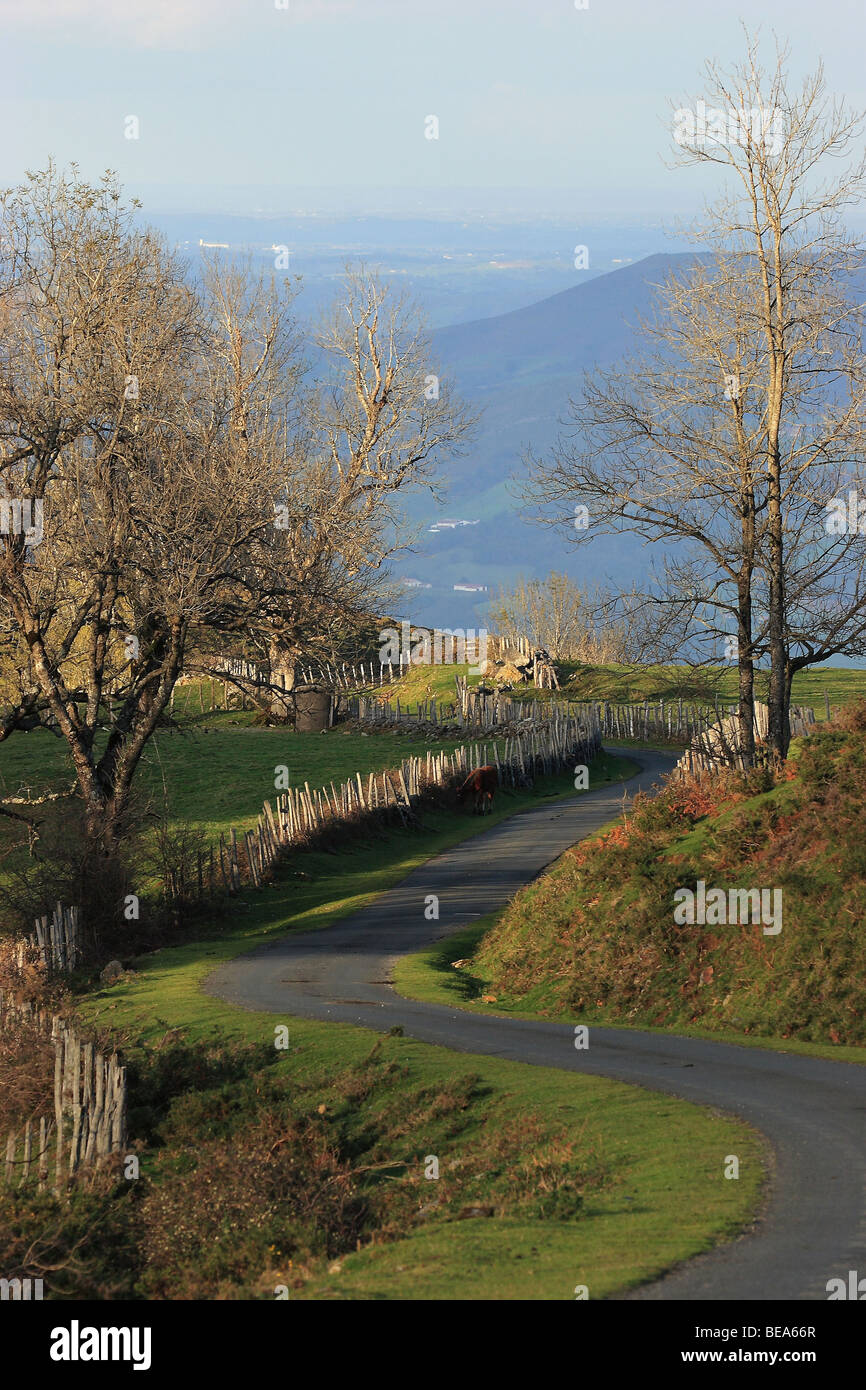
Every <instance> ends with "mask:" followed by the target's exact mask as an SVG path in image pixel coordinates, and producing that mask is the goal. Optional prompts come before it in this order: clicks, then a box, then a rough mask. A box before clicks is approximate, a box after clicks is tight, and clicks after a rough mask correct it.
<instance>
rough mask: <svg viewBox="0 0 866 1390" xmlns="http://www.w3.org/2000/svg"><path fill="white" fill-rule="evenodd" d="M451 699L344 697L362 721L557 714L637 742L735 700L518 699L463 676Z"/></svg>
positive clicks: (689, 730) (700, 720)
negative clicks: (409, 703) (413, 702)
mask: <svg viewBox="0 0 866 1390" xmlns="http://www.w3.org/2000/svg"><path fill="white" fill-rule="evenodd" d="M456 687H457V694H456V699H454V700H441V699H440V700H438V701H437V700H434V699H428V700H424V701H419V702H418V704H417V706H416V708H415V710H414V711H413V712H410V711H409V710H408V709H407V708H406V707H405V706H403V705H401V703H400V699H399V697H398V698H397V699H396V700H380V699H374V698H373V697H372V696H364V695H356V696H354V697H353V698H352V699H350V700H349V701H348V706H347V708H348V713H349V717H350V718H354V719H357V720H358V721H359V723H361V724H370V725H375V726H378V725H385V724H401V723H403V724H413V723H415V724H418V723H430V724H436V725H443V726H444V725H451V724H455V723H456V724H458V725H460V726H467V725H468V726H472V727H480V728H484V729H495V728H496V727H497V726H500V727H504V726H513V725H533V726H538V725H543V724H545V723H547V722H549V721H551V720H556V719H561V718H573V719H578V720H580V721H581V722H582V723H584V724H586V725H587V726H588V727H591V728H593V729H597V730H598V732H599V734H600V736H601V738H603V739H604V738H608V739H634V740H637V741H640V742H650V741H652V740H659V741H661V742H664V743H687V742H689V741H690V740H691V739H693V738H695V737H697V736H698V735H699V734H701V733H703V732H704V731H705V730H707V729H708V728H709V727H710V726H711V725H712V724H713V723H715V722H716V721H717V720H718V719H722V718H724V717H726V716H728V715H730V714H732V713H735V711H736V708H737V707H736V705H721V706H720V705H709V706H708V705H701V704H698V703H695V702H691V703H687V702H685V701H683V700H668V701H665V700H658V701H655V700H654V701H650V700H645V701H644V702H643V704H642V705H634V704H614V703H612V702H611V701H609V700H581V701H575V700H520V699H516V698H515V697H514V695H513V694H511V693H509V692H506V691H492V692H487V691H486V690H485V689H484V688H482V689H479V688H478V687H477V686H473V687H470V686H469V685H468V683H467V681H466V679H465V677H459V676H458V677H457V678H456Z"/></svg>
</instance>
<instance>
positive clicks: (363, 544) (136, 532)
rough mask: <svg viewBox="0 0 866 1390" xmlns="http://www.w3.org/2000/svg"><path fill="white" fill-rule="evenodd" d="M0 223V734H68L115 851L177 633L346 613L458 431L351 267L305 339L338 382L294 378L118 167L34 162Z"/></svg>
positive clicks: (108, 847) (250, 301) (398, 327)
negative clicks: (153, 221) (416, 487)
mask: <svg viewBox="0 0 866 1390" xmlns="http://www.w3.org/2000/svg"><path fill="white" fill-rule="evenodd" d="M0 213H2V228H3V232H2V246H0V316H2V323H3V328H4V334H3V341H2V346H0V484H2V486H3V488H4V489H5V499H6V500H5V504H4V501H3V499H2V498H0V519H3V520H4V521H5V522H6V523H7V524H4V527H3V532H2V534H0V662H2V663H3V670H2V672H0V677H2V691H0V698H2V703H0V741H2V740H3V739H5V738H8V737H9V736H10V735H11V734H12V733H13V732H16V731H20V730H29V729H33V728H37V727H42V728H45V729H49V730H51V731H52V732H53V733H54V734H56V735H57V736H58V737H60V738H62V739H63V740H64V741H65V743H66V746H67V748H68V750H69V755H70V758H71V761H72V765H73V768H74V771H75V777H76V781H77V787H78V791H79V793H80V796H81V798H82V800H83V803H84V811H85V821H86V827H87V832H88V835H89V843H90V844H91V846H92V847H93V850H94V851H95V852H96V854H98V855H100V856H103V857H111V856H113V855H115V854H116V851H117V849H118V846H119V844H120V842H121V840H122V837H123V834H124V826H125V818H126V816H127V813H128V809H129V804H130V793H131V789H132V784H133V778H134V775H135V772H136V769H137V767H138V765H139V763H140V761H141V757H142V755H143V752H144V750H145V747H146V746H147V743H148V740H149V739H150V738H151V737H152V735H153V733H154V731H155V730H156V728H157V727H158V725H159V722H160V720H161V719H162V718H163V716H164V714H165V711H166V708H167V706H168V703H169V700H170V697H171V692H172V690H173V688H174V685H175V682H176V681H177V678H178V676H179V674H180V672H181V669H182V665H183V660H184V655H185V653H186V651H187V648H188V646H189V643H190V641H191V640H192V639H195V640H199V639H203V638H206V637H207V636H211V637H213V636H214V635H215V634H226V633H228V634H234V635H236V636H239V635H242V636H243V639H244V641H249V642H252V643H262V642H270V643H271V644H272V647H276V648H277V650H278V652H279V650H280V649H281V648H282V647H283V646H284V645H285V644H286V643H288V644H289V645H290V646H291V645H292V644H294V648H295V649H298V648H299V647H301V646H302V645H304V644H309V643H311V642H314V641H315V640H323V638H324V635H326V634H333V632H334V631H335V630H336V628H337V627H338V626H340V625H342V626H345V625H347V624H351V623H352V622H354V621H357V622H360V621H361V619H362V617H363V616H364V615H365V614H369V611H370V604H371V603H372V602H373V600H374V599H376V598H378V597H381V595H382V593H383V591H384V585H383V583H382V581H381V577H380V576H381V574H382V571H383V563H384V561H385V560H386V558H387V556H388V555H389V554H391V553H393V551H394V549H395V548H396V547H397V546H398V545H399V543H400V537H399V524H400V518H399V515H398V513H397V510H396V507H395V503H394V498H395V496H396V494H397V493H398V492H399V491H400V490H402V489H404V488H406V487H409V486H410V485H412V484H417V483H420V482H424V481H429V480H430V478H431V476H432V472H433V469H434V467H435V465H436V463H437V462H438V460H439V459H440V457H441V456H442V455H443V453H444V452H445V451H446V450H453V449H455V448H458V447H459V446H460V444H461V441H462V439H463V437H464V435H465V433H466V430H467V428H468V420H467V418H466V416H465V413H464V412H463V411H462V408H461V407H460V406H459V404H458V403H456V402H455V403H453V404H449V403H446V401H445V400H444V399H443V398H442V396H441V395H440V394H439V393H433V394H431V393H429V392H428V391H427V390H426V387H427V385H428V379H429V367H430V364H429V360H428V359H427V349H426V345H425V342H424V340H423V337H422V335H421V333H420V331H419V330H418V328H417V326H416V322H415V319H414V316H413V314H412V312H411V311H410V310H408V309H405V310H401V307H400V306H399V305H397V306H396V308H395V309H391V308H389V306H388V303H387V295H386V291H385V290H384V288H383V287H382V286H380V285H379V284H378V283H377V282H376V281H375V280H373V279H371V278H370V277H366V276H363V275H359V276H350V277H349V290H348V295H347V298H346V302H345V305H344V306H343V308H342V309H341V310H340V311H339V312H338V313H337V315H336V316H335V319H334V322H333V324H332V325H331V327H330V328H329V330H328V331H327V332H326V333H325V334H324V336H323V339H322V344H323V347H324V349H325V350H327V351H328V352H329V353H330V354H332V355H333V356H334V357H335V358H336V359H337V361H338V362H339V364H340V365H341V367H342V372H341V373H335V374H332V375H331V376H327V375H325V376H324V379H320V380H319V382H318V383H315V384H313V385H310V386H307V385H306V384H304V383H303V381H302V376H303V372H302V366H303V364H302V362H301V360H300V355H299V342H298V335H297V333H296V331H295V329H294V325H293V323H292V318H291V293H290V292H288V291H287V290H285V289H282V288H280V287H279V286H278V285H276V284H275V283H274V281H273V280H272V279H269V278H268V277H264V276H256V275H254V274H252V273H251V271H250V268H249V267H248V266H238V265H235V264H232V263H231V262H228V263H217V262H213V263H211V264H210V265H209V266H207V267H206V273H205V276H204V282H203V284H202V285H201V286H199V287H194V286H193V285H192V284H191V283H190V282H189V281H188V280H187V278H186V276H185V268H184V266H183V265H182V264H181V263H180V262H178V260H177V259H176V258H175V257H174V256H173V255H172V254H171V253H170V252H169V251H168V250H167V248H166V247H165V245H164V244H163V243H162V241H161V240H160V239H159V237H157V236H156V235H155V234H153V233H151V232H148V231H140V230H137V229H136V227H135V225H134V221H133V218H134V213H135V205H130V206H125V205H124V204H123V203H122V201H121V194H120V191H119V189H118V188H117V186H116V184H115V182H114V179H113V177H112V176H111V175H106V177H105V178H104V179H103V180H102V181H101V183H99V184H97V185H90V184H88V183H86V182H85V181H83V180H82V179H81V178H80V176H79V175H78V172H77V170H76V169H74V168H73V170H72V171H71V173H70V174H59V173H58V172H57V171H56V170H55V169H54V167H53V166H51V167H49V168H48V169H47V170H46V171H44V172H42V173H37V174H32V175H29V176H28V179H27V182H26V183H25V184H24V185H22V186H21V187H20V188H18V189H15V190H11V191H9V192H7V193H6V194H5V195H4V196H3V199H2V207H0ZM4 505H5V510H4ZM25 513H26V518H27V520H28V522H32V520H33V518H34V516H35V517H37V519H38V523H39V526H38V532H39V534H38V535H37V534H36V529H35V528H34V527H33V526H32V525H28V526H24V525H23V524H21V523H22V521H23V519H24V516H25Z"/></svg>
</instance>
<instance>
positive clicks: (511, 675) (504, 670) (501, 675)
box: [494, 661, 525, 685]
mask: <svg viewBox="0 0 866 1390" xmlns="http://www.w3.org/2000/svg"><path fill="white" fill-rule="evenodd" d="M524 679H525V676H524V674H523V672H522V671H521V669H520V667H519V666H515V665H514V663H513V662H512V661H506V662H505V664H504V666H500V667H499V668H498V670H497V671H496V674H495V676H494V680H495V681H496V684H497V685H502V684H503V683H504V682H508V683H509V684H511V685H520V683H521V682H522V681H523V680H524Z"/></svg>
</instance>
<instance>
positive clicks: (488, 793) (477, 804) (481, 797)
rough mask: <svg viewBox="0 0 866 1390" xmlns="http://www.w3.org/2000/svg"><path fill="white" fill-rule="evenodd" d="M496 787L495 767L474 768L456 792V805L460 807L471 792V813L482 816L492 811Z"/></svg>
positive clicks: (496, 773)
mask: <svg viewBox="0 0 866 1390" xmlns="http://www.w3.org/2000/svg"><path fill="white" fill-rule="evenodd" d="M498 786H499V773H498V772H497V770H496V768H495V767H491V766H490V765H488V766H487V767H476V768H475V770H474V772H470V774H469V776H468V777H467V778H466V781H465V782H464V783H463V786H462V787H460V789H459V791H458V792H457V804H458V806H462V805H463V802H464V801H465V800H466V798H467V796H468V795H469V794H470V792H471V793H472V794H473V796H474V798H475V800H474V805H473V808H472V813H473V815H476V816H483V815H484V814H485V812H487V811H492V810H493V794H494V792H495V791H496V788H497V787H498Z"/></svg>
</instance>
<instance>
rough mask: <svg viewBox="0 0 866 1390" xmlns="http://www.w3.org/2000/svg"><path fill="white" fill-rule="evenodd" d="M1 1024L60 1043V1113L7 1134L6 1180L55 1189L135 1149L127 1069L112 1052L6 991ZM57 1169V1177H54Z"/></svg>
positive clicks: (56, 1084)
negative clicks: (129, 1141) (129, 1131)
mask: <svg viewBox="0 0 866 1390" xmlns="http://www.w3.org/2000/svg"><path fill="white" fill-rule="evenodd" d="M0 1028H3V1029H18V1030H21V1029H22V1028H31V1029H33V1030H35V1031H36V1032H37V1034H41V1035H42V1036H43V1037H44V1038H45V1040H46V1041H49V1040H50V1043H51V1044H52V1046H53V1048H54V1118H53V1119H49V1118H47V1117H46V1116H42V1117H41V1118H40V1120H39V1121H38V1123H37V1122H36V1121H33V1120H28V1121H27V1123H26V1124H25V1126H24V1129H23V1131H21V1132H20V1133H17V1134H16V1133H15V1132H14V1131H13V1132H12V1133H10V1134H9V1135H8V1136H7V1140H6V1154H5V1162H3V1163H2V1168H0V1172H2V1177H3V1180H4V1181H5V1182H6V1183H8V1184H11V1185H14V1184H16V1182H17V1185H18V1186H21V1187H23V1186H25V1185H26V1184H27V1183H30V1182H35V1183H36V1185H37V1187H38V1189H39V1191H44V1190H45V1189H46V1188H47V1187H48V1186H49V1183H51V1185H52V1186H53V1188H54V1191H55V1192H58V1193H60V1192H63V1191H64V1190H65V1189H66V1187H67V1184H68V1183H69V1182H70V1181H71V1180H73V1179H75V1178H76V1177H79V1176H83V1175H84V1174H86V1173H87V1172H89V1171H93V1169H95V1168H98V1167H99V1165H100V1164H102V1163H103V1162H104V1161H105V1160H106V1159H107V1158H109V1157H110V1156H111V1155H112V1154H115V1153H122V1152H124V1151H125V1149H126V1147H127V1139H128V1135H127V1105H128V1096H127V1078H126V1068H125V1067H122V1066H121V1065H120V1063H119V1062H118V1059H117V1055H116V1054H115V1053H111V1054H110V1055H108V1056H105V1055H104V1054H103V1053H102V1052H100V1051H98V1050H97V1048H96V1047H95V1046H94V1044H93V1043H92V1042H86V1041H84V1040H83V1039H82V1037H81V1036H80V1034H79V1033H78V1032H77V1030H76V1029H75V1028H74V1027H72V1025H71V1024H69V1023H67V1022H65V1021H64V1020H63V1019H61V1018H60V1017H58V1016H57V1015H56V1014H55V1015H54V1016H53V1017H50V1018H49V1016H48V1015H47V1013H46V1012H45V1010H43V1009H37V1008H36V1007H35V1006H34V1005H33V1004H31V1003H28V1002H21V1001H17V1000H15V999H13V998H12V997H11V996H10V995H9V993H8V991H7V992H4V991H2V990H0ZM52 1171H53V1181H52Z"/></svg>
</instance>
